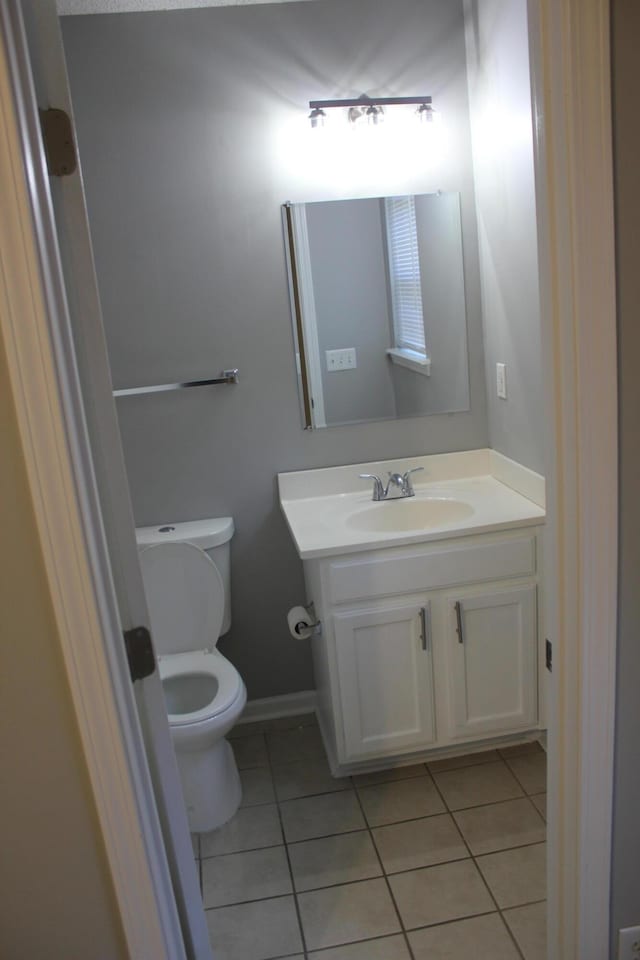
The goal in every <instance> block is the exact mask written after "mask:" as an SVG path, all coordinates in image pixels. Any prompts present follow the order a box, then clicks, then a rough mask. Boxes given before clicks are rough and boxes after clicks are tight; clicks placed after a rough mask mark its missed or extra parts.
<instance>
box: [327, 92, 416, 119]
mask: <svg viewBox="0 0 640 960" xmlns="http://www.w3.org/2000/svg"><path fill="white" fill-rule="evenodd" d="M411 104H415V106H416V107H417V110H416V114H417V116H418V118H419V119H420V120H426V121H429V120H432V119H433V116H434V109H433V106H432V103H431V97H368V96H367V95H366V93H363V94H362V95H361V96H360V97H353V98H347V99H344V100H310V101H309V109H310V110H311V113H310V114H309V120H310V121H311V126H312V127H314V128H315V127H321V126H323V125H324V120H325V118H326V116H327V115H326V113H325V111H326V110H333V109H335V108H339V109H343V110H344V109H345V108H347V109H348V114H347V116H348V119H349V123H354V124H355V123H358V122H359V121H361V120H362V119H364V120H365V121H366V122H367V123H369V124H371V125H373V126H377V125H378V124H379V123H381V122H382V121H383V120H384V108H385V107H393V106H407V105H411Z"/></svg>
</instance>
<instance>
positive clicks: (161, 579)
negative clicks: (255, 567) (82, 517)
mask: <svg viewBox="0 0 640 960" xmlns="http://www.w3.org/2000/svg"><path fill="white" fill-rule="evenodd" d="M233 532H234V526H233V519H232V518H231V517H222V518H218V519H214V520H197V521H193V522H190V523H176V524H170V525H167V526H162V527H142V528H139V529H138V530H137V531H136V536H137V540H138V545H139V548H140V564H141V567H142V576H143V580H144V588H145V593H146V597H147V604H148V606H149V616H150V618H151V633H152V636H153V641H154V644H155V649H156V654H157V656H158V666H159V670H160V678H161V680H162V686H163V688H164V695H165V699H166V702H167V711H168V714H169V727H170V729H171V736H172V739H173V745H174V747H175V751H176V756H177V759H178V768H179V770H180V778H181V780H182V789H183V792H184V797H185V802H186V805H187V812H188V817H189V827H190V829H191V831H192V832H193V833H201V832H206V831H208V830H213V829H214V828H215V827H219V826H220V825H221V824H222V823H225V821H227V820H229V818H230V817H232V816H233V815H234V813H235V812H236V810H237V809H238V806H239V804H240V799H241V796H242V794H241V788H240V777H239V775H238V769H237V766H236V762H235V758H234V756H233V751H232V749H231V747H230V746H229V744H228V743H227V741H226V740H225V735H226V734H227V733H228V732H229V730H231V728H232V727H233V725H234V724H235V723H236V721H237V720H238V718H239V717H240V714H241V713H242V710H243V709H244V705H245V703H246V700H247V692H246V689H245V686H244V683H243V682H242V678H241V676H240V674H239V673H238V671H237V670H236V668H235V667H234V666H233V664H231V663H230V662H229V661H228V660H227V659H226V658H225V657H223V656H222V654H221V653H218V651H217V650H216V644H217V643H218V637H220V636H221V635H222V634H225V633H226V632H227V630H228V629H229V626H230V624H231V604H230V594H229V588H230V563H229V554H230V540H231V537H232V536H233Z"/></svg>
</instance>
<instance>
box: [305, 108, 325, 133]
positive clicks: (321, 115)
mask: <svg viewBox="0 0 640 960" xmlns="http://www.w3.org/2000/svg"><path fill="white" fill-rule="evenodd" d="M326 118H327V115H326V113H325V112H324V110H322V109H321V108H320V107H314V109H313V110H312V111H311V113H310V114H309V120H310V121H311V126H312V127H313V129H314V130H315V129H317V128H318V127H324V122H325V120H326Z"/></svg>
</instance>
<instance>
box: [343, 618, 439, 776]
mask: <svg viewBox="0 0 640 960" xmlns="http://www.w3.org/2000/svg"><path fill="white" fill-rule="evenodd" d="M429 619H430V611H429V604H428V601H427V602H426V603H425V604H423V605H420V604H419V603H416V602H415V601H414V602H412V603H400V604H396V603H394V604H389V605H381V606H375V607H368V608H366V609H363V610H345V611H339V612H336V613H335V614H334V617H333V629H334V634H335V644H336V647H335V649H336V662H337V668H338V674H339V677H340V707H341V712H342V724H343V729H344V740H345V751H346V755H347V756H348V757H349V758H350V759H355V758H357V757H370V756H371V755H372V754H378V755H387V754H389V753H392V754H394V753H402V752H405V751H406V750H411V749H414V750H415V749H420V748H422V747H424V746H425V745H426V744H429V743H433V741H434V740H435V717H434V690H433V655H432V648H431V639H430V635H429Z"/></svg>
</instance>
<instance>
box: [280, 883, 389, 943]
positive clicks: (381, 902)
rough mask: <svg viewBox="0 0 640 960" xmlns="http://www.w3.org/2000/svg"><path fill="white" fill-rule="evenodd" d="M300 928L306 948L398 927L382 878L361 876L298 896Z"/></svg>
mask: <svg viewBox="0 0 640 960" xmlns="http://www.w3.org/2000/svg"><path fill="white" fill-rule="evenodd" d="M298 905H299V907H300V916H301V919H302V929H303V930H304V936H305V940H306V943H307V948H308V949H309V950H319V949H320V948H322V947H333V946H337V945H339V944H343V943H350V942H352V941H354V940H365V939H367V938H373V937H380V936H384V934H386V933H396V932H398V931H399V930H400V924H399V923H398V917H397V915H396V911H395V909H394V906H393V901H392V900H391V897H390V896H389V891H388V889H387V885H386V883H385V881H384V880H363V881H362V882H361V883H348V884H345V885H344V886H339V887H329V888H328V889H326V890H314V891H312V892H310V893H301V894H300V895H299V896H298Z"/></svg>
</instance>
